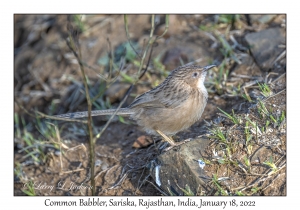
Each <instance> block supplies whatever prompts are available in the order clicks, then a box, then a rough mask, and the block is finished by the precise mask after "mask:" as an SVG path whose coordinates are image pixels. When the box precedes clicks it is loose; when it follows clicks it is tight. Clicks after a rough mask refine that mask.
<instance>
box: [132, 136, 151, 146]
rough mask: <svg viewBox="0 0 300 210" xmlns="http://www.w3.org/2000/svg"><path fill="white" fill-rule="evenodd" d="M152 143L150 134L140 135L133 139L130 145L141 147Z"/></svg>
mask: <svg viewBox="0 0 300 210" xmlns="http://www.w3.org/2000/svg"><path fill="white" fill-rule="evenodd" d="M152 143H153V139H152V138H151V137H150V136H145V135H142V136H140V137H138V138H137V139H136V140H135V142H134V143H133V145H132V147H133V148H143V147H147V146H149V145H150V144H152Z"/></svg>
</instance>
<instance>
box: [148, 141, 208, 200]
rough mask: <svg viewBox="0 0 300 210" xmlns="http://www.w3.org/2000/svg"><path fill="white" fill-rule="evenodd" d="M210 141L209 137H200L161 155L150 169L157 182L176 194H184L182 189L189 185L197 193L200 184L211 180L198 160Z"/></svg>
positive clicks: (166, 190) (167, 190)
mask: <svg viewBox="0 0 300 210" xmlns="http://www.w3.org/2000/svg"><path fill="white" fill-rule="evenodd" d="M208 143H209V140H208V139H203V138H198V139H195V140H192V141H190V142H187V143H185V144H182V145H180V146H178V147H175V148H174V149H171V150H169V151H167V152H165V153H163V154H161V155H159V156H158V157H157V158H156V159H155V160H154V161H153V162H152V165H151V169H150V170H151V176H152V178H153V179H154V180H155V181H156V184H157V185H158V186H160V187H161V188H162V189H163V190H164V191H165V192H172V193H173V194H176V195H184V193H183V190H182V189H186V188H187V186H188V187H189V188H190V189H191V191H192V192H193V194H194V195H196V193H197V190H199V186H200V185H204V184H205V182H206V181H208V180H209V179H206V177H207V176H206V175H205V171H204V169H205V167H204V169H202V168H201V167H203V165H201V167H200V165H199V162H198V160H199V159H201V158H202V154H204V150H205V148H206V147H207V146H208ZM180 188H181V189H180Z"/></svg>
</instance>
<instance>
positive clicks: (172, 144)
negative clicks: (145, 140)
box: [156, 130, 190, 151]
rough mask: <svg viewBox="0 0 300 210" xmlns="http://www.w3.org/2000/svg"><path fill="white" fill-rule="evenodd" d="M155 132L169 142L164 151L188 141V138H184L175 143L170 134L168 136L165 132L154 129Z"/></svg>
mask: <svg viewBox="0 0 300 210" xmlns="http://www.w3.org/2000/svg"><path fill="white" fill-rule="evenodd" d="M156 132H157V133H159V134H160V135H161V136H162V137H163V139H165V140H166V141H167V142H169V144H170V145H171V146H169V147H168V148H166V149H165V150H164V151H168V150H170V149H172V148H173V147H177V146H179V145H181V144H184V143H186V142H189V141H190V139H186V140H184V141H182V142H178V143H175V142H174V140H173V139H172V137H171V136H170V137H168V136H167V135H165V134H164V133H163V132H161V131H160V130H156Z"/></svg>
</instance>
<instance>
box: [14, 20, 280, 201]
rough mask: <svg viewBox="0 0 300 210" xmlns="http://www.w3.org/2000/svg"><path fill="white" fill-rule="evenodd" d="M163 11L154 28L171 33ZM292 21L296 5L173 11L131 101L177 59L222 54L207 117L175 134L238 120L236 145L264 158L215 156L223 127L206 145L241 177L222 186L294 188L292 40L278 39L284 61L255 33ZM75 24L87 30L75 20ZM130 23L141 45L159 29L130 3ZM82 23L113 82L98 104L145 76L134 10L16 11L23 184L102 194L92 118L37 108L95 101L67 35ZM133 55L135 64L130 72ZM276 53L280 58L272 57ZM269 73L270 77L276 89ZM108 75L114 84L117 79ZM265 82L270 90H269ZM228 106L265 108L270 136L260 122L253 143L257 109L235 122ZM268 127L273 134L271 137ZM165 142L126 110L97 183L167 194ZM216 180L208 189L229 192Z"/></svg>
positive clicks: (92, 54)
mask: <svg viewBox="0 0 300 210" xmlns="http://www.w3.org/2000/svg"><path fill="white" fill-rule="evenodd" d="M155 21H156V28H155V31H154V35H155V36H156V35H161V34H163V32H164V30H165V16H164V15H157V16H156V17H155ZM285 21H286V17H285V15H233V16H230V15H170V16H169V28H168V31H167V33H166V34H165V35H164V36H163V38H162V39H160V40H158V41H157V44H155V47H154V48H153V54H152V56H151V60H150V65H149V67H148V70H147V73H146V74H145V75H144V76H143V78H141V80H139V81H138V83H137V84H136V85H135V86H134V88H133V90H132V92H131V93H130V96H129V98H128V100H127V101H126V102H125V103H124V105H123V107H126V106H127V105H129V104H130V102H131V101H132V100H133V99H134V98H135V97H136V96H137V95H140V94H141V93H143V92H145V91H147V90H149V89H151V88H153V87H155V86H156V85H158V84H159V83H161V82H162V81H163V80H164V79H165V78H166V76H167V75H168V73H169V71H171V70H173V69H174V68H176V67H178V66H180V65H184V64H188V63H191V62H192V63H194V64H197V65H200V66H205V65H209V64H212V63H213V64H215V65H217V66H218V67H217V68H215V69H213V70H212V71H211V72H209V73H208V76H207V78H206V82H205V86H206V87H207V89H208V92H209V99H208V104H207V106H206V108H205V111H204V113H203V115H202V117H201V120H199V121H198V122H196V123H195V124H194V125H193V126H192V127H190V128H189V129H187V130H185V131H182V132H180V133H178V134H177V135H176V137H175V139H176V140H178V141H181V140H184V139H187V138H196V137H198V136H201V135H206V134H209V133H210V130H212V128H213V125H219V126H220V127H222V129H223V130H225V131H232V133H233V135H234V134H236V136H238V137H237V138H236V139H234V138H231V137H230V135H232V133H230V132H228V133H227V135H228V136H227V137H228V138H229V137H230V138H231V141H232V140H235V142H237V148H240V149H241V150H236V151H235V153H234V154H232V156H233V157H236V158H238V159H241V160H244V159H243V158H244V156H245V155H246V156H247V155H249V156H247V157H249V159H250V161H251V163H252V162H253V163H252V165H251V170H250V167H244V166H243V164H240V165H242V167H240V170H241V171H235V170H232V169H233V168H232V167H228V165H226V164H223V163H221V162H220V160H219V161H216V163H213V161H212V159H213V158H210V157H213V156H216V154H214V153H213V152H212V151H213V150H212V148H216V150H218V149H219V151H221V150H222V146H218V145H216V142H215V141H214V139H213V138H212V144H211V146H210V148H208V149H207V153H206V161H207V162H206V163H207V166H206V172H207V176H208V177H214V175H217V176H218V177H230V179H226V180H225V181H224V183H219V184H220V186H221V187H222V188H223V189H226V187H228V186H229V185H230V187H231V188H230V187H229V189H234V190H233V191H238V193H241V194H246V195H286V175H285V170H286V168H285V167H284V164H285V162H284V161H285V159H286V158H285V155H286V134H285V132H284V131H285V129H286V125H285V124H284V123H285V116H284V117H282V115H284V114H282V113H286V101H285V98H286V96H285V92H284V90H285V87H286V84H285V72H286V66H285V65H286V64H285V54H283V53H282V52H285V43H281V44H280V47H279V49H280V53H278V50H277V51H276V53H275V54H273V55H272V56H273V57H274V59H273V60H272V61H270V62H269V60H270V59H271V58H270V57H266V58H265V60H262V61H260V60H257V59H255V56H256V54H255V52H254V51H253V52H251V50H249V49H250V48H251V47H250V46H249V43H250V41H249V40H250V38H251V37H250V38H249V39H247V38H246V36H247V35H248V34H251V33H256V32H260V31H265V30H266V29H273V28H276V29H278V28H279V29H280V30H282V31H283V37H284V39H285ZM73 28H78V30H77V31H75V30H74V31H72V30H73ZM128 29H129V36H130V41H131V43H132V45H133V46H134V47H135V49H136V50H137V51H138V52H142V50H144V49H145V46H146V44H147V41H148V38H149V34H150V30H151V15H129V16H128ZM70 31H71V32H72V35H73V36H74V37H77V38H78V42H76V46H78V49H79V48H80V51H81V60H82V62H83V63H84V65H85V67H86V68H85V73H86V75H87V77H88V79H89V80H88V83H89V90H90V95H91V96H92V97H94V96H96V95H97V94H98V93H103V94H100V97H98V98H97V100H95V102H94V103H93V110H97V109H108V108H116V107H117V106H118V104H119V103H120V101H121V100H122V98H123V97H124V94H125V92H126V89H127V88H128V87H129V86H130V85H131V84H132V83H133V80H134V79H135V78H136V75H137V71H138V68H139V61H140V59H139V57H138V56H136V54H135V52H134V50H132V48H131V47H130V45H129V44H128V39H127V37H126V32H125V26H124V16H123V15H83V16H81V15H15V16H14V65H15V66H14V99H15V106H14V112H15V120H14V122H15V124H14V128H15V135H14V168H15V176H14V194H15V195H91V191H90V190H89V187H90V182H89V179H90V167H89V143H88V142H89V137H88V134H87V127H86V125H85V124H82V123H78V122H63V121H56V120H47V119H44V118H39V115H38V114H37V113H36V111H39V112H42V113H45V114H47V115H51V116H52V115H56V114H64V113H68V112H76V111H86V110H87V102H86V98H85V91H84V85H83V80H82V74H81V71H80V68H79V65H78V62H77V60H76V57H75V56H74V54H73V53H72V51H71V50H70V48H69V47H68V45H67V41H66V40H68V39H70V37H68V36H69V35H68V32H70ZM248 37H249V36H248ZM125 48H126V51H124V49H125ZM110 58H112V59H110ZM268 59H269V60H268ZM122 60H124V61H125V62H124V63H125V64H124V68H123V70H122V72H121V73H120V75H119V72H118V68H119V66H120V64H121V63H122ZM111 61H112V62H111ZM266 61H268V62H266ZM269 63H271V64H272V65H269V66H268V64H269ZM110 65H111V66H112V68H110ZM266 65H267V66H266ZM103 78H106V79H105V80H104V79H103ZM114 78H116V80H114ZM257 81H259V83H257ZM258 84H267V85H268V86H269V88H270V89H271V90H270V91H267V90H265V89H263V88H260V87H259V85H258ZM106 86H109V87H108V89H107V90H106V89H105V88H106ZM263 90H265V91H267V92H268V93H267V94H269V95H267V96H263V93H262V92H263ZM276 94H277V95H276ZM271 95H274V97H270V96H271ZM247 97H250V98H251V99H252V100H249V98H248V99H247ZM269 97H270V98H269ZM266 98H267V99H268V100H266V106H267V109H268V110H269V112H268V114H265V115H267V116H262V117H261V118H260V116H261V115H263V114H261V113H260V112H259V111H257V108H256V107H258V106H259V105H257V104H259V100H258V99H260V100H264V99H266ZM269 107H271V108H269ZM218 108H220V109H222V110H224V111H226V112H228V113H232V110H234V112H235V113H236V114H238V115H239V116H243V117H245V116H249V117H250V119H251V120H252V121H254V120H255V119H257V118H259V120H257V122H259V123H258V124H259V125H261V127H265V128H266V131H263V132H262V133H263V134H261V136H260V137H259V139H261V140H258V139H257V138H258V137H257V132H256V138H255V134H253V135H252V138H251V140H250V142H252V141H253V142H254V143H253V144H251V151H250V152H249V148H250V147H248V146H249V145H248V144H247V145H246V143H245V142H244V140H243V139H244V138H245V137H244V136H239V135H241V133H244V132H245V131H244V127H243V126H241V124H243V125H245V123H246V121H247V120H246V121H245V120H244V122H243V123H240V124H239V125H238V126H234V124H233V123H232V122H230V120H228V118H226V117H224V114H223V115H222V113H221V112H220V111H219V109H218ZM270 110H271V111H270ZM275 112H278V113H277V115H276V113H275ZM220 113H221V114H220ZM271 113H275V114H274V116H275V118H276V117H277V118H276V119H275V120H274V122H273V121H272V119H271V118H268V117H271V115H272V114H271ZM272 116H273V115H272ZM283 118H284V119H283ZM108 119H109V117H106V116H101V117H94V118H93V132H94V134H97V133H99V132H100V131H101V130H102V129H103V127H104V125H105V123H106V122H107V120H108ZM243 119H244V118H243ZM267 121H268V123H267V125H266V122H267ZM275 121H276V123H275ZM49 122H50V123H52V124H49ZM278 122H280V123H281V124H280V125H279V124H278ZM269 124H270V126H268V125H269ZM54 125H55V126H56V128H57V131H56V130H55V127H54ZM270 129H271V130H272V131H270ZM282 130H283V131H282ZM267 131H268V132H269V131H270V132H269V133H268V132H267ZM235 132H236V133H235ZM58 134H59V135H58ZM246 138H247V137H246ZM265 138H267V139H269V140H270V141H271V143H270V144H269V143H266V141H265V140H263V139H265ZM145 139H146V140H148V141H149V142H150V143H147V141H145ZM276 139H279V140H278V141H277V140H276ZM275 140H276V141H275ZM153 141H155V142H156V143H155V144H153V143H152V142H153ZM160 145H161V139H160V138H157V137H150V136H147V134H146V133H145V132H144V131H143V130H142V129H141V128H140V127H139V126H138V125H136V123H135V122H134V121H131V120H130V119H127V118H119V117H115V118H114V119H113V121H112V122H111V123H110V125H109V126H108V127H107V129H106V130H105V131H104V132H103V134H102V135H101V137H100V138H99V139H98V140H97V143H96V148H95V151H96V154H95V180H96V195H123V196H130V195H148V196H152V195H162V192H161V191H160V189H159V187H158V186H157V185H156V184H155V181H154V180H153V178H152V177H151V176H150V173H149V167H150V166H149V165H150V163H151V161H153V160H154V159H155V158H157V157H158V156H159V155H160V153H161V151H160V150H159V149H158V148H159V146H160ZM245 145H246V147H245ZM219 147H220V148H221V149H220V148H219ZM245 148H246V149H245ZM241 151H242V152H241ZM217 153H218V151H217ZM218 155H221V154H219V153H218ZM218 155H217V156H218ZM257 157H259V158H260V160H259V162H257V161H256V159H257ZM270 157H272V158H273V159H272V160H270ZM268 160H270V162H273V163H275V164H277V169H276V170H275V169H274V171H276V172H274V176H273V175H272V174H273V173H272V174H271V175H270V174H267V175H266V173H267V172H268V173H270V166H269V165H266V164H263V163H265V162H266V161H268ZM209 162H210V163H209ZM244 165H247V164H245V163H244ZM281 167H282V168H283V170H281ZM242 168H243V169H242ZM248 169H249V171H251V173H252V175H251V173H250V172H249V171H248ZM229 171H231V172H229ZM244 171H247V173H246V172H245V173H246V175H245V173H244ZM277 171H278V172H277ZM243 173H244V174H243ZM237 174H239V175H237ZM254 174H256V175H254ZM256 179H257V180H259V181H255V180H256ZM220 180H221V179H219V182H222V181H220ZM226 182H227V183H226ZM210 184H211V183H210ZM51 186H53V188H51ZM267 186H269V187H267ZM32 188H35V189H34V190H32ZM244 188H245V189H244ZM247 190H248V191H247ZM216 191H217V190H216ZM216 191H214V192H204V193H200V194H203V195H219V194H220V195H221V194H222V195H226V194H223V193H222V192H223V191H220V193H216ZM240 191H241V192H240ZM246 191H247V192H246ZM251 192H252V193H251ZM238 193H237V194H238Z"/></svg>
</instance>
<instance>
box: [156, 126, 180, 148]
mask: <svg viewBox="0 0 300 210" xmlns="http://www.w3.org/2000/svg"><path fill="white" fill-rule="evenodd" d="M156 132H157V133H158V134H159V135H161V136H162V137H163V138H164V140H166V141H167V142H169V144H171V145H172V146H175V145H176V144H175V143H174V141H173V139H172V137H171V138H170V137H168V136H166V135H165V134H164V133H163V132H161V131H160V130H156Z"/></svg>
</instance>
